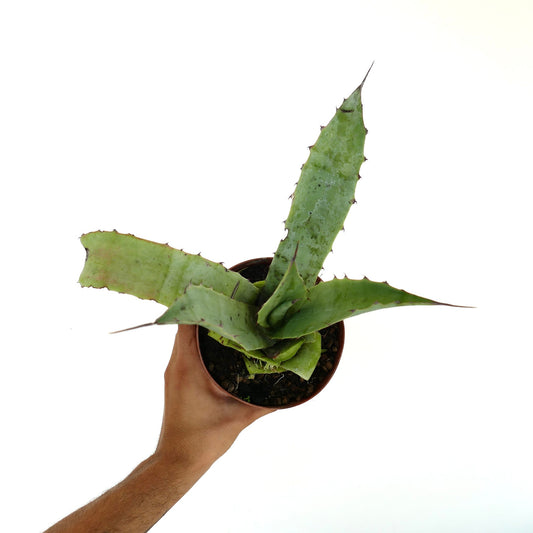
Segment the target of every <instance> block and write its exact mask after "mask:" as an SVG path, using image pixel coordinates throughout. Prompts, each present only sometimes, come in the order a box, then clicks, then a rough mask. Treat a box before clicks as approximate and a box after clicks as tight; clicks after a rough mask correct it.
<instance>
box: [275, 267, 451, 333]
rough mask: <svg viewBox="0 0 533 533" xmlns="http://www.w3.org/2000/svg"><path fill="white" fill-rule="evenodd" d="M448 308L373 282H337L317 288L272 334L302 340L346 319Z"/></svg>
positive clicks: (333, 281) (341, 280)
mask: <svg viewBox="0 0 533 533" xmlns="http://www.w3.org/2000/svg"><path fill="white" fill-rule="evenodd" d="M405 305H448V304H441V303H440V302H435V301H433V300H428V299H427V298H422V297H421V296H416V295H414V294H410V293H408V292H405V291H403V290H400V289H395V288H394V287H391V286H390V285H389V284H388V283H377V282H375V281H370V280H369V279H366V278H364V279H362V280H352V279H347V278H345V279H334V280H331V281H326V282H323V283H319V284H318V285H315V286H314V287H312V288H311V289H310V290H309V296H308V298H307V299H306V300H305V301H302V302H301V304H300V305H299V306H298V309H297V310H296V311H295V313H294V314H293V315H291V317H290V318H289V319H288V320H287V321H286V322H285V323H284V324H283V325H281V326H280V327H279V328H276V329H274V330H272V331H271V332H270V333H269V335H270V336H271V337H273V338H278V339H285V338H296V337H301V336H302V335H305V334H307V333H310V332H312V331H318V330H321V329H323V328H325V327H327V326H330V325H332V324H335V323H337V322H340V321H341V320H344V319H346V318H349V317H352V316H355V315H360V314H362V313H368V312H369V311H375V310H377V309H386V308H389V307H399V306H405Z"/></svg>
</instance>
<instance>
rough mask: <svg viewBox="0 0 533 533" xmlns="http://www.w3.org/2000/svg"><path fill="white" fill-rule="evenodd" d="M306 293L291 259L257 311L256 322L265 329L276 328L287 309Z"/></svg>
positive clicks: (294, 263)
mask: <svg viewBox="0 0 533 533" xmlns="http://www.w3.org/2000/svg"><path fill="white" fill-rule="evenodd" d="M306 293H307V289H306V288H305V284H304V282H303V279H302V278H301V277H300V274H298V268H297V266H296V262H295V260H294V258H293V260H292V261H291V263H290V265H289V268H288V269H287V272H285V275H284V276H283V278H282V279H281V281H280V283H279V285H278V286H277V287H276V290H275V291H274V294H272V296H271V297H270V298H269V299H268V300H267V301H266V302H265V303H264V304H263V306H262V307H261V309H260V310H259V314H258V315H257V322H258V323H259V324H260V325H261V326H263V327H265V328H268V327H275V326H277V325H278V324H279V323H280V322H281V321H282V320H283V318H284V317H285V315H286V314H287V312H288V311H289V309H290V308H291V307H292V306H293V305H294V304H295V303H296V302H297V301H298V300H301V299H302V298H305V296H306Z"/></svg>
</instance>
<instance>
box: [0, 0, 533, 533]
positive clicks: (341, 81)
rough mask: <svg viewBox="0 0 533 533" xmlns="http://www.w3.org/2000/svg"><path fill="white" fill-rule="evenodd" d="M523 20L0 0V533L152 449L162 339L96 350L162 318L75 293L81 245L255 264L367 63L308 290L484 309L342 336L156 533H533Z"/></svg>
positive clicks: (432, 10) (372, 325)
mask: <svg viewBox="0 0 533 533" xmlns="http://www.w3.org/2000/svg"><path fill="white" fill-rule="evenodd" d="M532 5H533V4H531V2H530V1H529V0H524V1H522V2H521V1H516V0H500V1H490V0H483V1H481V0H479V1H473V0H450V1H444V0H442V1H426V2H424V1H422V0H418V1H416V0H407V1H403V2H400V1H398V2H393V1H392V0H391V1H388V2H387V1H378V0H374V1H373V2H359V1H336V0H328V1H327V2H324V1H321V2H317V1H312V0H306V1H305V2H303V1H302V2H300V1H290V0H284V1H277V0H271V1H270V2H262V3H259V2H253V1H247V2H244V1H224V2H215V1H203V2H202V1H197V2H194V3H193V2H178V1H174V2H170V1H169V2H166V1H152V2H142V1H131V0H130V1H128V2H125V1H114V0H106V1H100V0H93V1H91V2H80V1H58V0H51V1H48V2H37V1H25V0H18V1H15V0H12V1H9V0H7V1H4V2H2V4H1V7H0V54H1V58H0V76H1V83H0V151H1V153H0V173H1V174H0V176H1V179H2V181H1V183H2V185H1V188H2V189H1V190H2V193H1V199H0V201H1V211H0V222H1V225H0V237H1V241H0V243H1V262H0V275H1V278H0V279H1V280H2V290H1V296H2V321H1V323H2V330H1V331H2V334H1V336H0V342H1V345H0V353H1V365H2V366H1V374H0V376H1V378H0V379H1V387H0V406H1V407H0V408H1V421H2V422H1V424H2V428H1V429H2V435H3V437H2V439H1V441H0V442H1V444H0V446H1V461H2V465H1V472H2V474H1V477H2V485H3V487H4V489H7V495H4V496H3V504H2V509H3V510H2V519H1V520H2V526H1V528H2V530H3V531H10V532H19V531H20V532H29V531H42V530H44V529H46V528H47V527H48V526H50V525H51V524H52V523H54V522H55V521H57V520H59V519H60V518H62V517H63V516H64V515H66V514H68V513H70V512H71V511H73V510H74V509H76V508H77V507H79V506H81V505H83V504H85V503H86V502H87V501H89V500H90V499H92V498H94V497H96V496H98V495H99V494H100V493H102V492H103V491H104V490H106V489H107V488H109V487H110V486H112V485H114V484H115V483H116V482H118V481H120V480H121V479H123V478H124V477H125V476H126V475H127V474H128V473H129V472H130V471H131V470H132V469H133V468H134V467H135V466H136V465H137V464H138V463H139V462H140V461H142V460H143V459H144V458H145V457H147V456H148V455H149V454H150V453H151V452H152V451H153V449H154V447H155V444H156V442H157V438H158V433H159V427H160V420H161V414H162V392H163V372H164V369H165V367H166V364H167V360H168V357H169V354H170V350H171V345H172V341H173V336H174V331H175V330H174V328H173V327H160V328H146V329H144V330H138V331H134V332H131V333H127V334H122V335H116V336H111V335H108V332H109V331H113V330H116V329H120V328H124V327H128V326H131V325H135V324H139V323H143V322H148V321H151V320H152V319H153V318H155V317H156V316H158V314H159V313H160V312H161V310H162V308H161V307H160V306H159V305H157V304H155V303H153V302H145V301H140V300H136V299H135V298H132V297H129V296H124V295H117V294H114V293H110V292H109V291H107V290H100V291H97V290H91V289H82V288H80V287H79V285H78V284H77V279H78V275H79V273H80V271H81V268H82V266H83V262H84V250H83V247H82V246H81V244H80V243H79V240H78V237H79V236H80V235H81V234H82V233H84V232H88V231H92V230H96V229H106V230H110V229H117V230H119V231H122V232H126V233H127V232H131V233H134V234H136V235H138V236H140V237H144V238H147V239H152V240H156V241H159V242H169V243H170V244H171V245H173V246H175V247H177V248H184V249H185V250H186V251H189V252H192V253H197V252H202V254H203V255H204V256H206V257H207V258H209V259H212V260H216V261H224V263H225V264H226V265H228V266H229V265H232V264H235V263H237V262H240V261H241V260H244V259H247V258H250V257H261V256H265V255H270V254H272V253H273V252H274V250H275V249H276V247H277V243H278V241H279V239H280V238H281V237H282V236H283V225H282V220H284V219H285V217H286V214H287V212H288V209H289V200H288V196H289V195H290V194H291V193H292V191H293V184H294V183H295V182H296V180H297V178H298V175H299V169H300V166H301V164H302V163H303V162H304V161H305V159H306V158H307V154H308V152H307V146H309V145H311V144H313V142H314V141H315V139H316V137H317V135H318V133H319V126H320V125H323V124H325V123H327V122H328V121H329V119H330V118H331V116H332V115H333V113H334V111H335V107H336V106H338V105H339V104H340V103H341V102H342V99H343V98H344V97H346V96H348V95H349V94H350V92H351V91H352V90H353V89H354V88H355V87H356V86H357V85H358V84H359V82H360V81H361V79H362V78H363V76H364V75H365V73H366V71H367V69H368V68H369V66H370V64H371V63H372V62H373V61H375V64H374V67H373V69H372V71H371V74H370V76H369V78H368V80H367V83H366V85H365V88H364V92H363V102H364V111H365V122H366V125H367V127H368V129H369V135H368V137H367V144H366V155H367V157H368V161H367V162H366V163H365V164H364V166H363V168H362V170H361V174H362V176H363V179H362V180H361V182H360V183H359V185H358V188H357V191H356V198H357V202H358V203H357V205H356V206H354V208H353V210H352V212H351V213H350V215H349V217H348V220H347V222H346V231H345V232H344V233H342V234H341V235H340V236H339V239H338V241H337V242H336V244H335V246H334V253H333V254H332V255H330V256H329V258H328V259H327V263H326V269H325V272H324V274H323V276H322V277H323V278H324V279H329V278H331V277H332V276H333V275H334V274H336V275H339V276H342V275H344V274H345V273H346V274H348V275H349V276H350V277H362V276H363V275H366V276H368V277H369V278H371V279H374V280H377V281H382V280H385V279H386V280H387V281H389V282H390V283H391V284H392V285H394V286H397V287H399V288H403V289H406V290H408V291H410V292H414V293H417V294H421V295H424V296H427V297H430V298H434V299H437V300H441V301H446V302H451V303H456V304H464V305H472V306H476V309H456V308H425V307H419V308H404V309H393V310H387V311H381V312H378V313H370V314H367V315H364V316H361V317H356V318H353V319H351V320H350V321H349V322H348V323H347V342H346V346H345V353H344V357H343V360H342V362H341V365H340V367H339V370H338V372H337V374H336V375H335V377H334V379H333V380H332V382H331V384H330V385H329V386H328V388H327V389H326V390H325V391H324V392H323V393H322V394H321V395H320V396H319V397H317V398H315V399H314V400H312V401H311V402H309V403H308V404H306V405H304V406H301V407H298V408H295V409H291V410H286V411H283V412H277V413H275V414H274V415H271V416H268V417H266V418H263V419H261V420H260V421H258V422H257V423H256V424H254V425H253V426H252V427H250V428H249V429H248V430H247V431H245V432H244V433H243V434H242V435H241V436H240V437H239V439H238V440H237V442H236V443H235V445H234V446H233V448H232V449H231V450H230V451H229V452H228V453H227V454H226V455H225V456H224V457H223V458H221V459H220V460H219V461H218V462H217V463H216V464H215V465H214V467H213V468H212V469H211V470H210V471H209V472H208V473H207V474H206V475H205V476H204V477H203V478H202V479H201V480H200V481H199V482H198V484H197V485H196V486H195V487H194V488H193V489H192V490H191V491H190V492H189V493H188V494H187V495H186V496H185V497H184V498H183V499H182V500H181V501H180V502H179V503H178V504H177V505H176V506H175V507H174V508H173V509H172V510H171V511H170V512H169V513H168V514H167V515H166V516H165V517H164V518H163V519H162V520H161V521H160V522H159V523H158V524H157V525H156V526H155V527H154V528H153V531H154V532H171V531H188V532H205V531H220V532H232V533H233V532H247V533H249V532H272V531H276V532H288V533H296V532H306V533H307V532H326V531H327V532H334V533H337V532H339V533H340V532H354V531H356V532H364V533H378V532H379V533H401V532H409V533H416V532H428V531H431V532H433V533H444V532H446V533H447V532H453V533H463V532H467V533H474V532H481V531H483V532H485V533H490V532H503V531H505V532H507V533H515V532H526V531H532V530H533V505H532V502H533V459H532V453H531V450H532V449H533V429H532V423H531V410H532V405H533V387H532V382H533V350H532V343H531V332H530V331H531V330H530V327H531V326H530V322H531V320H530V317H531V307H530V305H531V300H532V296H533V291H532V289H531V281H530V276H531V271H532V266H533V261H532V259H531V255H530V252H531V247H532V246H531V242H532V239H531V230H532V222H533V220H532V219H533V217H532V215H531V212H532V210H531V192H532V186H531V183H532V178H533V172H532V165H531V141H532V122H533V113H532V105H531V96H532V89H533V68H532V57H533V38H532V36H531V27H532V25H533V8H532Z"/></svg>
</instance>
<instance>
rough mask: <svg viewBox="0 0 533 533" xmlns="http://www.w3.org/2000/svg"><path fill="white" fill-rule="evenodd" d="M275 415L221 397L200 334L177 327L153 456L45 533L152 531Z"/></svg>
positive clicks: (190, 329)
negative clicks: (260, 422)
mask: <svg viewBox="0 0 533 533" xmlns="http://www.w3.org/2000/svg"><path fill="white" fill-rule="evenodd" d="M273 411H274V409H266V408H263V407H256V406H253V405H247V404H244V403H241V402H239V401H237V400H235V399H234V398H232V397H229V396H227V395H225V394H224V393H223V392H222V391H220V390H219V389H217V388H216V386H215V385H214V384H213V383H212V382H211V381H210V379H209V378H208V376H207V375H206V373H205V371H204V369H203V367H202V364H201V362H200V357H199V354H198V349H197V346H196V338H195V328H194V327H193V326H179V329H178V333H177V335H176V340H175V343H174V348H173V350H172V356H171V358H170V361H169V364H168V367H167V369H166V371H165V408H164V414H163V424H162V428H161V434H160V436H159V442H158V444H157V448H156V450H155V452H154V453H153V454H152V455H151V456H150V457H148V458H147V459H146V460H145V461H143V462H142V463H141V464H140V465H139V466H137V468H135V470H133V472H132V473H131V474H130V475H129V476H128V477H127V478H126V479H124V480H123V481H121V482H120V483H119V484H117V485H116V486H114V487H113V488H111V489H110V490H108V491H107V492H105V493H104V494H103V495H102V496H100V497H99V498H97V499H96V500H93V501H92V502H90V503H89V504H87V505H85V506H84V507H82V508H80V509H78V510H77V511H75V512H74V513H72V514H70V515H69V516H67V517H65V518H64V519H63V520H61V521H60V522H58V523H57V524H55V525H53V526H52V527H51V528H49V529H47V530H46V532H45V533H66V532H70V533H71V532H72V531H80V532H82V531H83V532H87V533H104V532H105V533H119V532H127V533H143V532H146V531H148V530H149V529H150V528H151V527H152V526H153V525H154V524H155V523H156V522H157V521H158V520H159V519H160V518H161V517H162V516H163V515H164V514H165V513H166V512H167V511H168V510H169V509H170V508H171V507H172V506H173V505H174V504H175V503H176V502H178V501H179V500H180V499H181V497H182V496H184V495H185V493H186V492H187V491H188V490H189V489H190V488H191V487H192V486H193V485H194V484H195V483H196V481H198V479H200V477H201V476H202V475H203V474H204V473H205V472H206V471H207V470H208V469H209V468H210V466H211V465H212V464H213V463H214V462H215V461H216V460H217V459H218V458H219V457H221V456H222V455H223V454H224V453H225V452H226V451H227V450H228V449H229V447H230V446H231V445H232V444H233V442H234V441H235V439H236V438H237V436H238V435H239V433H240V432H241V431H242V430H243V429H244V428H245V427H247V426H249V425H250V424H251V423H252V422H254V421H255V420H257V419H258V418H260V417H262V416H264V415H265V414H268V413H271V412H273Z"/></svg>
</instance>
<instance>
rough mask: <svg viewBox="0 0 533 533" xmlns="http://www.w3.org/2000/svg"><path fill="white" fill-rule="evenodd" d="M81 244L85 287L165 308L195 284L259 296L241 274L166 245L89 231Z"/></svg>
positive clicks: (251, 298) (248, 298) (241, 296)
mask: <svg viewBox="0 0 533 533" xmlns="http://www.w3.org/2000/svg"><path fill="white" fill-rule="evenodd" d="M81 242H82V244H83V246H84V247H85V249H86V251H87V257H86V261H85V266H84V268H83V271H82V273H81V276H80V279H79V282H80V284H81V285H82V286H83V287H95V288H102V287H107V288H108V289H110V290H113V291H117V292H122V293H127V294H131V295H133V296H137V297H138V298H143V299H147V300H155V301H156V302H159V303H161V304H163V305H166V306H169V305H171V304H172V302H174V300H176V298H177V297H178V296H180V295H182V294H184V292H185V289H186V288H187V287H188V286H189V285H190V284H191V283H192V284H194V285H200V284H203V285H207V286H210V287H213V288H214V289H215V290H216V291H218V292H220V293H222V294H225V295H226V296H232V295H233V298H234V299H235V300H239V301H242V302H246V303H255V301H256V299H257V295H258V294H259V289H258V288H257V287H255V286H254V285H253V284H252V283H250V282H249V281H248V280H247V279H245V278H243V277H242V276H241V275H240V274H237V273H236V272H231V271H229V270H227V269H226V268H225V267H224V266H222V265H221V264H219V263H214V262H212V261H208V260H206V259H204V258H203V257H200V256H199V255H191V254H187V253H185V252H183V251H181V250H175V249H174V248H171V247H170V246H168V245H166V244H159V243H156V242H152V241H147V240H144V239H139V238H138V237H135V236H134V235H124V234H121V233H118V232H116V231H96V232H93V233H87V234H85V235H83V236H82V237H81ZM235 288H237V289H236V290H235Z"/></svg>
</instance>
